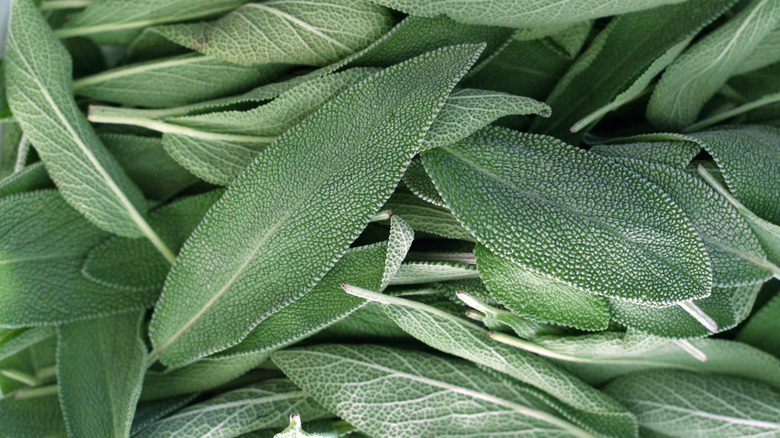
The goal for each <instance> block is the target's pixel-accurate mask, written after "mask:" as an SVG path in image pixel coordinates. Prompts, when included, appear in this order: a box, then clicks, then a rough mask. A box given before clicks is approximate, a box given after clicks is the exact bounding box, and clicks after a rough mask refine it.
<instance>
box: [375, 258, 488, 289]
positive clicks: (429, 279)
mask: <svg viewBox="0 0 780 438" xmlns="http://www.w3.org/2000/svg"><path fill="white" fill-rule="evenodd" d="M469 278H479V272H478V271H477V268H476V267H475V266H474V265H470V264H466V263H459V262H405V263H403V264H402V265H401V266H400V268H399V269H398V272H396V273H395V275H394V276H393V278H392V280H390V284H392V285H404V284H422V283H434V282H437V281H454V280H465V279H469Z"/></svg>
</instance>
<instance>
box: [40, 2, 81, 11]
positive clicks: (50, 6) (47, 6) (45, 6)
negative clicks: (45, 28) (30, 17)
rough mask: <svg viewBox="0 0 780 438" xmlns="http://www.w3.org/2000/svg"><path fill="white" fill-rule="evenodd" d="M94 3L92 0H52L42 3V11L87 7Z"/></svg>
mask: <svg viewBox="0 0 780 438" xmlns="http://www.w3.org/2000/svg"><path fill="white" fill-rule="evenodd" d="M90 3H92V0H50V1H45V2H43V3H41V8H40V9H41V10H42V11H53V10H56V9H75V8H85V7H87V6H89V4H90Z"/></svg>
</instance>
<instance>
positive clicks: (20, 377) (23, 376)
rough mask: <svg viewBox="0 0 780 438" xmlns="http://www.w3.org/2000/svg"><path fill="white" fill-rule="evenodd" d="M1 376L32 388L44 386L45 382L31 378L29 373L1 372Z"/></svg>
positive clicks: (9, 370)
mask: <svg viewBox="0 0 780 438" xmlns="http://www.w3.org/2000/svg"><path fill="white" fill-rule="evenodd" d="M0 376H3V377H7V378H9V379H11V380H16V381H17V382H21V383H24V384H25V385H30V386H38V385H42V384H43V381H41V380H40V379H38V378H36V377H34V376H31V375H29V374H27V373H23V372H21V371H19V370H13V369H4V370H0Z"/></svg>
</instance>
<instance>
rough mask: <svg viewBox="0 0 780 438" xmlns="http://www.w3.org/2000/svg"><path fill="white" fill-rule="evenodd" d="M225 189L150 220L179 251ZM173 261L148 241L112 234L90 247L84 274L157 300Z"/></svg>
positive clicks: (175, 203) (179, 202) (159, 211)
mask: <svg viewBox="0 0 780 438" xmlns="http://www.w3.org/2000/svg"><path fill="white" fill-rule="evenodd" d="M223 193H224V190H212V191H210V192H206V193H202V194H199V195H195V196H188V197H185V198H181V199H177V200H175V201H173V202H171V203H170V204H166V205H164V206H162V207H160V208H158V209H156V210H153V211H152V212H151V214H149V223H150V224H152V226H153V227H155V229H157V230H158V232H159V233H160V238H161V239H162V240H163V241H164V242H165V243H166V244H167V245H168V247H169V248H171V250H172V251H174V252H178V251H179V248H181V246H182V245H183V244H184V242H185V241H186V240H187V238H188V237H189V236H190V234H191V233H192V230H194V229H195V227H196V226H197V225H198V223H200V221H201V219H203V215H204V214H206V211H208V209H209V208H211V206H212V205H214V203H215V202H217V200H218V199H219V198H220V197H221V196H222V194H223ZM170 269H171V264H170V263H168V262H167V261H166V260H165V259H164V258H163V257H162V256H160V254H159V253H157V251H155V249H154V247H153V246H152V245H151V244H150V243H149V242H148V241H146V240H141V239H128V238H126V237H118V236H111V237H109V238H108V239H105V240H103V241H102V242H101V243H100V244H98V245H95V246H94V247H92V248H91V249H90V250H89V254H87V257H86V259H85V260H84V264H83V267H82V273H83V275H84V276H86V278H89V279H90V280H92V281H93V282H96V283H98V284H102V285H105V286H107V287H111V288H118V289H123V290H128V291H136V293H138V294H139V295H140V294H141V293H142V294H143V295H148V296H150V297H153V298H152V299H155V298H156V297H157V295H158V293H159V291H160V289H161V288H162V286H163V283H164V282H165V277H166V276H167V275H168V271H170Z"/></svg>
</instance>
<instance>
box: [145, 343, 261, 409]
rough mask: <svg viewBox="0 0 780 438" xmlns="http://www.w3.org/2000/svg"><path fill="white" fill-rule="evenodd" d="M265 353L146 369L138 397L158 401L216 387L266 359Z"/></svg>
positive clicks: (208, 358) (205, 359) (210, 358)
mask: <svg viewBox="0 0 780 438" xmlns="http://www.w3.org/2000/svg"><path fill="white" fill-rule="evenodd" d="M268 357H269V355H268V354H246V355H243V356H238V357H230V358H212V357H207V358H204V359H201V360H199V361H197V362H195V363H193V364H190V365H187V366H186V367H183V368H178V369H175V370H171V371H168V372H158V371H148V372H147V373H146V376H145V377H144V384H143V390H142V392H141V400H159V399H164V398H167V397H173V396H177V395H182V394H190V393H195V392H200V391H206V390H209V389H212V388H216V387H217V386H219V385H222V384H225V383H228V382H230V381H231V380H233V379H236V378H238V377H240V376H242V375H244V374H245V373H246V372H247V371H249V370H251V369H253V368H255V367H257V366H258V365H260V364H261V363H263V362H265V361H266V360H267V359H268Z"/></svg>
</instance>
